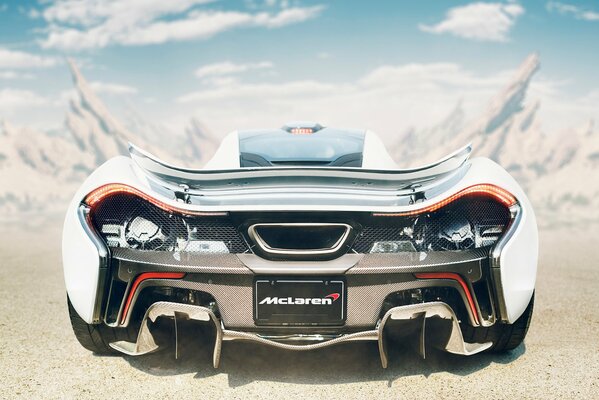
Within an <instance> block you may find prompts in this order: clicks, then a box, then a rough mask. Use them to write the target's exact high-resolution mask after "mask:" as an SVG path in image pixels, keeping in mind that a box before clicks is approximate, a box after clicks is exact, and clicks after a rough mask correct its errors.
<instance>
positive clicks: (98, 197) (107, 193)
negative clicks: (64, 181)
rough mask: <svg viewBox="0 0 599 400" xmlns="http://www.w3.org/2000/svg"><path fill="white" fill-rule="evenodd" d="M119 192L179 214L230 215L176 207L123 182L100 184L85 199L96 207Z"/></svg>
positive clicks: (92, 206) (86, 202) (91, 205)
mask: <svg viewBox="0 0 599 400" xmlns="http://www.w3.org/2000/svg"><path fill="white" fill-rule="evenodd" d="M117 194H129V195H132V196H137V197H139V198H142V199H143V200H145V201H147V202H148V203H150V204H153V205H154V206H156V207H158V208H160V209H162V210H164V211H167V212H170V213H179V214H185V215H201V216H226V215H228V214H227V212H224V211H223V212H205V211H193V210H187V209H184V208H180V207H176V206H173V205H170V204H167V203H165V202H163V201H160V200H158V199H155V198H154V197H152V196H149V195H148V194H146V193H144V192H142V191H141V190H139V189H136V188H134V187H132V186H129V185H125V184H122V183H109V184H107V185H104V186H100V187H99V188H97V189H95V190H93V191H92V192H91V193H89V194H88V195H87V196H85V199H84V201H83V202H84V203H85V204H87V205H88V206H90V208H92V209H93V208H94V207H96V206H97V205H98V204H100V203H101V202H102V201H103V200H104V199H106V198H108V197H111V196H114V195H117Z"/></svg>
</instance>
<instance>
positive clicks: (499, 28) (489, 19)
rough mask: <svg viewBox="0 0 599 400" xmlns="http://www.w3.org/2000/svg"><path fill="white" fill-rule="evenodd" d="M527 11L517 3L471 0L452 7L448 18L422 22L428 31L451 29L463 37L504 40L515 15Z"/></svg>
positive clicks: (479, 39)
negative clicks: (471, 0)
mask: <svg viewBox="0 0 599 400" xmlns="http://www.w3.org/2000/svg"><path fill="white" fill-rule="evenodd" d="M522 14H524V8H523V7H522V6H521V5H519V4H517V3H471V4H468V5H465V6H461V7H455V8H451V9H449V11H448V12H447V14H446V16H445V19H444V20H443V21H441V22H439V23H438V24H436V25H424V24H420V25H419V26H418V27H419V28H420V30H422V31H424V32H429V33H436V34H443V33H449V34H452V35H455V36H458V37H461V38H465V39H471V40H478V41H494V42H505V41H507V40H508V34H509V32H510V30H511V29H512V27H513V26H514V24H515V23H516V19H517V18H518V17H519V16H520V15H522Z"/></svg>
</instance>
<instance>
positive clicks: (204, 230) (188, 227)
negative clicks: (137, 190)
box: [92, 194, 248, 253]
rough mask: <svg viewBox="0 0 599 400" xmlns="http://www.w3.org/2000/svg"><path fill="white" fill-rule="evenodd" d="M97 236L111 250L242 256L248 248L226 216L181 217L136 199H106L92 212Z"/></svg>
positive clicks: (115, 197)
mask: <svg viewBox="0 0 599 400" xmlns="http://www.w3.org/2000/svg"><path fill="white" fill-rule="evenodd" d="M92 222H93V224H94V227H95V228H96V230H97V232H98V233H99V234H100V235H101V236H102V237H103V238H104V240H105V242H106V244H107V245H108V246H109V247H111V248H114V247H127V248H131V249H136V250H155V251H156V250H157V251H182V252H199V253H244V252H246V251H248V246H247V244H246V242H245V240H244V239H243V237H242V236H241V235H240V234H239V232H238V230H237V228H236V227H235V226H234V225H233V224H232V222H231V221H230V220H229V218H228V217H227V216H223V217H220V216H219V217H212V216H181V215H178V214H171V213H168V212H166V211H163V210H161V209H159V208H157V207H155V206H153V205H151V204H149V203H148V202H146V201H144V200H143V199H140V198H139V197H136V196H133V195H128V194H119V195H115V196H112V197H109V198H106V199H105V200H104V201H102V202H101V203H100V204H98V205H97V206H96V207H94V209H93V212H92Z"/></svg>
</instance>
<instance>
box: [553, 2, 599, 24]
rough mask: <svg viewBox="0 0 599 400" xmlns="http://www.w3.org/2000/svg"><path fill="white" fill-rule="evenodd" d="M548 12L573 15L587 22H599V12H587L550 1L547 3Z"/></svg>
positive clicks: (570, 5)
mask: <svg viewBox="0 0 599 400" xmlns="http://www.w3.org/2000/svg"><path fill="white" fill-rule="evenodd" d="M547 10H548V11H557V12H558V13H560V14H562V15H572V16H573V17H574V18H576V19H582V20H585V21H599V12H595V11H591V10H586V9H583V8H581V7H578V6H575V5H572V4H566V3H560V2H557V1H550V2H548V3H547Z"/></svg>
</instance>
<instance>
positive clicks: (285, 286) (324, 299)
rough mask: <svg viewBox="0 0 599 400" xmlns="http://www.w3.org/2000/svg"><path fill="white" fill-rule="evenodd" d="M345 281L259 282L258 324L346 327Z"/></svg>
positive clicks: (278, 280)
mask: <svg viewBox="0 0 599 400" xmlns="http://www.w3.org/2000/svg"><path fill="white" fill-rule="evenodd" d="M345 297H346V294H345V281H343V280H342V279H302V280H296V279H266V278H265V279H257V280H256V281H255V286H254V321H255V323H256V325H300V326H301V325H343V324H344V322H345V309H346V304H345Z"/></svg>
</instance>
